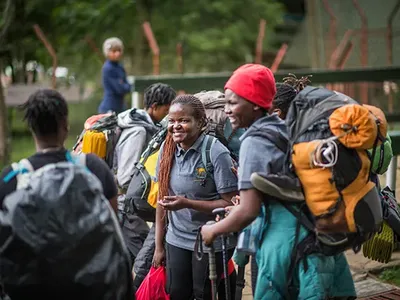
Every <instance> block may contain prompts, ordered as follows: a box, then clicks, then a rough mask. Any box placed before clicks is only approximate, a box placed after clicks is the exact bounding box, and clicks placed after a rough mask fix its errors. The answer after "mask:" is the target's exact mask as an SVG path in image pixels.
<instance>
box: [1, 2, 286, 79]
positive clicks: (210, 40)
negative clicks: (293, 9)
mask: <svg viewBox="0 0 400 300" xmlns="http://www.w3.org/2000/svg"><path fill="white" fill-rule="evenodd" d="M15 1H16V2H15V3H16V18H15V20H14V23H13V26H12V29H11V30H10V33H9V34H8V39H7V42H8V46H9V48H11V49H13V50H15V53H17V52H18V51H17V49H19V51H20V50H21V49H23V51H24V52H25V53H24V55H22V54H20V55H19V56H20V57H24V58H25V59H37V60H39V61H41V62H42V63H44V64H45V65H46V67H49V66H51V58H50V57H49V55H48V53H47V50H46V49H45V47H44V46H43V45H42V43H41V42H40V41H39V40H38V39H37V37H36V35H35V33H34V31H33V29H32V26H33V24H38V25H39V26H40V27H41V29H42V30H43V32H44V33H45V34H46V36H47V37H48V39H49V40H50V41H51V43H52V45H53V46H54V48H55V49H56V52H57V54H58V57H59V64H60V65H63V66H67V67H70V68H72V69H73V71H74V72H76V73H78V74H80V75H82V76H88V77H93V76H94V75H96V74H97V75H98V73H99V69H100V67H101V63H102V60H101V59H99V56H98V54H96V53H94V51H93V49H91V47H90V46H89V45H88V43H87V41H86V40H85V37H86V36H87V35H89V36H90V37H91V38H92V39H93V41H94V42H95V43H96V45H97V47H98V49H99V50H100V51H101V45H102V43H103V41H104V39H105V38H107V37H110V36H118V37H120V38H121V39H122V40H123V41H124V43H125V66H126V69H127V70H128V73H134V74H143V73H147V74H149V73H151V51H150V49H149V46H148V44H147V41H146V39H145V37H144V34H143V30H142V23H143V22H144V21H150V23H151V26H152V29H153V31H154V34H155V37H156V39H157V42H158V45H159V48H160V53H161V71H162V72H163V73H166V72H168V73H174V72H177V71H178V70H177V63H176V45H177V43H179V42H181V43H183V45H184V64H185V71H190V72H196V71H223V70H232V69H234V68H235V67H237V65H238V64H241V63H244V62H246V60H249V59H252V57H253V55H254V49H255V44H256V38H257V34H258V26H259V20H260V18H264V19H266V21H267V30H266V35H265V36H266V38H265V45H264V49H268V42H269V40H270V39H271V38H272V37H273V28H274V26H275V25H276V24H277V23H279V22H280V21H281V16H282V13H283V8H282V5H281V4H280V3H278V1H276V0H251V1H250V0H246V1H242V0H197V1H189V0H174V1H172V0H97V1H92V0H25V1H24V0H15ZM15 55H16V54H15Z"/></svg>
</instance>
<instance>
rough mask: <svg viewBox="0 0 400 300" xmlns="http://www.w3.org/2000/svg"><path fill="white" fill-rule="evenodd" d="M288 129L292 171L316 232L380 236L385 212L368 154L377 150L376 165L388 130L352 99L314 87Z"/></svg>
mask: <svg viewBox="0 0 400 300" xmlns="http://www.w3.org/2000/svg"><path fill="white" fill-rule="evenodd" d="M286 124H287V126H288V136H289V141H290V143H289V144H290V145H289V148H290V162H291V166H292V169H293V171H294V172H295V173H296V175H297V176H298V178H299V179H300V182H301V184H302V187H303V191H304V194H305V199H306V203H307V207H308V209H309V210H310V212H311V213H312V215H313V217H314V218H315V226H316V228H317V230H318V231H319V232H322V233H362V234H369V233H373V232H375V231H376V230H378V229H379V227H380V225H381V223H382V209H381V204H380V198H379V194H378V191H377V189H376V187H375V184H374V183H373V182H372V181H371V180H370V176H371V161H370V158H369V156H368V153H367V150H368V149H370V148H373V153H372V159H373V158H374V156H375V154H376V148H377V146H378V145H380V144H381V143H382V142H383V141H384V136H386V132H383V131H384V130H382V129H385V128H384V125H383V124H381V123H380V122H379V121H378V119H377V118H376V117H375V116H374V115H373V114H372V113H371V112H370V111H369V110H368V109H367V108H365V107H363V106H361V105H360V104H358V103H357V102H356V101H355V100H353V99H351V98H349V97H348V96H346V95H344V94H341V93H337V92H333V91H330V90H327V89H324V88H316V87H312V86H308V87H306V88H305V89H304V90H302V91H301V92H299V93H298V95H297V96H296V98H295V99H294V101H293V102H292V104H291V106H290V109H289V112H288V116H287V118H286Z"/></svg>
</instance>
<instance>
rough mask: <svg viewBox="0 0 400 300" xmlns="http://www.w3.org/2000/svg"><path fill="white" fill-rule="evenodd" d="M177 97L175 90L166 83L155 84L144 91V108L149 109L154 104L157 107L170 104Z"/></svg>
mask: <svg viewBox="0 0 400 300" xmlns="http://www.w3.org/2000/svg"><path fill="white" fill-rule="evenodd" d="M175 97H176V92H175V90H174V89H173V88H172V87H171V86H169V85H168V84H164V83H154V84H152V85H150V86H149V87H147V88H146V89H145V91H144V107H145V109H149V108H150V107H151V106H152V105H153V104H155V105H157V106H161V105H167V104H170V103H171V101H172V100H173V99H174V98H175Z"/></svg>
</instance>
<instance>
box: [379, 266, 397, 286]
mask: <svg viewBox="0 0 400 300" xmlns="http://www.w3.org/2000/svg"><path fill="white" fill-rule="evenodd" d="M378 277H379V279H380V280H382V281H385V282H387V283H390V284H393V285H396V286H400V267H393V268H388V269H385V270H384V271H382V273H380V274H379V276H378Z"/></svg>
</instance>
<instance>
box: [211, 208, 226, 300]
mask: <svg viewBox="0 0 400 300" xmlns="http://www.w3.org/2000/svg"><path fill="white" fill-rule="evenodd" d="M212 213H213V214H214V215H216V216H219V218H220V220H222V219H224V218H225V214H226V211H225V208H223V207H222V208H216V209H214V210H213V211H212ZM221 241H222V262H223V268H224V277H225V299H226V300H230V299H231V291H230V283H229V274H228V253H227V251H228V250H227V245H226V236H225V235H221Z"/></svg>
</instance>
